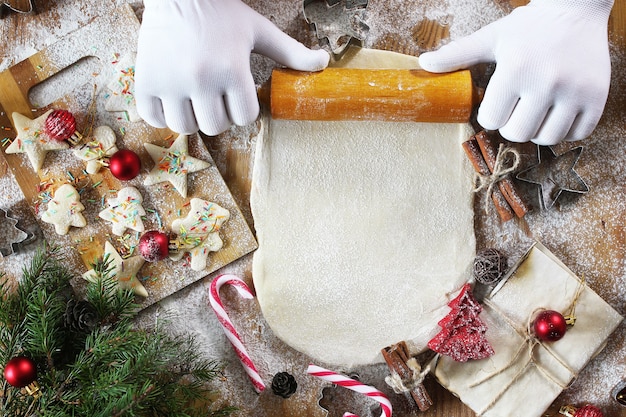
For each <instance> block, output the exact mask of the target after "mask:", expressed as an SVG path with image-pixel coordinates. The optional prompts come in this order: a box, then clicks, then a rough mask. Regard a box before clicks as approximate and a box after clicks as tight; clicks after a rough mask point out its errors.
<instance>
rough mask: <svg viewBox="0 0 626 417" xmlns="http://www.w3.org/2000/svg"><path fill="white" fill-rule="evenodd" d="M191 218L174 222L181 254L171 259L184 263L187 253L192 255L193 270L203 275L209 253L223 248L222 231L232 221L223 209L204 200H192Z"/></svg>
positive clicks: (174, 255) (188, 215) (178, 252)
mask: <svg viewBox="0 0 626 417" xmlns="http://www.w3.org/2000/svg"><path fill="white" fill-rule="evenodd" d="M190 206H191V209H190V211H189V213H188V214H187V217H185V218H182V219H176V220H174V221H173V222H172V233H173V234H175V235H176V236H177V238H176V244H177V246H178V251H177V252H176V253H174V254H172V255H170V258H171V259H173V260H175V261H177V260H180V259H181V258H182V257H183V255H184V253H185V252H189V254H190V255H191V269H193V270H194V271H202V270H203V269H204V268H206V265H207V258H208V256H209V252H216V251H218V250H220V249H221V248H222V244H223V243H222V239H221V238H220V235H219V230H220V228H221V227H222V225H223V224H224V223H225V222H227V221H228V219H229V218H230V213H229V211H228V210H226V209H225V208H223V207H220V206H218V205H217V204H215V203H212V202H210V201H206V200H202V199H200V198H192V199H191V201H190Z"/></svg>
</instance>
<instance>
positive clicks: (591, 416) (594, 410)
mask: <svg viewBox="0 0 626 417" xmlns="http://www.w3.org/2000/svg"><path fill="white" fill-rule="evenodd" d="M574 417H604V414H602V411H601V410H600V409H599V408H598V407H596V406H594V405H586V406H584V407H582V408H579V409H578V410H576V413H575V414H574Z"/></svg>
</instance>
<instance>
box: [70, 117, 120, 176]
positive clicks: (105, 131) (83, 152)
mask: <svg viewBox="0 0 626 417" xmlns="http://www.w3.org/2000/svg"><path fill="white" fill-rule="evenodd" d="M115 152H117V146H115V132H114V131H113V129H111V128H110V127H109V126H98V127H96V128H95V129H94V130H93V134H92V136H91V138H89V140H88V141H86V142H85V143H83V144H82V145H81V146H79V147H78V148H76V149H74V155H75V156H76V157H77V158H78V159H82V160H83V161H85V162H87V168H86V171H87V173H89V174H95V173H97V172H98V171H99V170H100V168H102V167H103V166H105V165H106V164H107V163H106V158H108V157H109V156H111V155H113V154H114V153H115Z"/></svg>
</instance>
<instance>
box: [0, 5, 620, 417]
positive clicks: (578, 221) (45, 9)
mask: <svg viewBox="0 0 626 417" xmlns="http://www.w3.org/2000/svg"><path fill="white" fill-rule="evenodd" d="M33 2H34V3H35V11H34V12H32V13H29V14H17V13H12V12H11V13H6V10H4V12H5V13H4V14H5V16H4V17H3V18H2V19H1V20H0V39H2V40H3V42H2V43H0V53H1V55H0V56H1V57H2V58H1V59H2V61H1V63H0V70H4V69H6V68H8V67H10V66H11V65H13V64H15V63H17V62H19V61H20V60H22V59H24V58H26V57H28V56H29V55H31V54H32V53H35V52H36V51H38V50H40V49H42V48H43V47H45V46H46V45H48V44H50V43H52V42H54V41H56V40H57V39H58V38H60V37H62V36H63V35H65V34H67V33H68V32H70V31H73V30H75V29H77V28H78V27H80V26H82V25H84V24H86V23H88V22H90V21H91V20H92V19H93V18H94V17H96V16H98V15H101V14H103V13H107V12H109V11H111V10H112V9H113V8H114V7H116V6H118V5H120V4H125V3H130V4H131V5H133V6H134V8H135V9H136V11H137V14H138V15H139V16H140V15H141V9H142V5H141V3H140V2H135V1H132V0H131V1H127V0H81V1H68V0H33ZM525 2H526V1H525V0H481V1H480V2H478V3H480V4H481V5H483V4H484V5H486V6H489V7H487V8H486V9H485V10H486V11H485V13H484V16H482V17H476V19H484V20H485V21H486V22H488V21H489V19H493V18H496V17H498V16H500V15H504V14H506V12H508V11H509V10H511V9H512V8H513V7H515V6H519V5H521V4H524V3H525ZM248 3H249V4H250V5H251V6H252V7H254V8H255V9H256V10H258V11H259V12H261V13H262V14H264V15H265V16H267V17H269V18H270V19H272V20H273V21H275V23H276V24H277V25H278V26H279V27H281V29H283V30H285V31H286V32H287V33H289V34H290V35H292V36H294V37H296V38H297V39H299V40H300V41H302V42H304V43H305V44H309V45H312V44H314V42H315V39H314V36H313V34H312V33H311V31H310V29H309V27H308V26H307V24H306V23H305V22H304V20H303V18H302V11H301V1H296V0H290V1H286V0H285V1H266V0H248ZM416 3H419V4H416ZM447 3H451V6H448V5H447ZM452 6H454V0H450V1H449V2H445V1H440V0H427V1H422V2H415V1H414V0H396V1H393V2H391V1H389V2H385V1H373V0H372V1H370V7H369V11H368V15H367V23H368V24H369V25H370V27H371V30H370V35H369V37H368V39H367V40H366V41H365V44H366V46H368V47H376V48H381V49H389V50H395V51H399V52H405V53H413V54H416V53H419V52H421V51H423V50H425V49H427V48H429V47H432V46H433V45H437V43H438V41H439V40H440V39H441V38H442V37H445V36H447V29H446V28H445V27H442V26H440V25H437V24H432V23H431V24H427V25H421V22H422V20H424V16H428V17H430V18H431V19H434V20H436V21H438V22H439V23H441V22H444V23H446V22H447V23H449V24H450V26H449V31H450V33H452V34H453V35H454V34H459V33H463V32H470V31H471V30H474V29H476V28H477V27H474V26H478V27H480V24H481V23H486V22H480V21H478V22H475V23H472V20H471V19H469V18H468V17H467V16H463V15H461V16H460V15H458V14H457V15H456V16H455V15H453V14H454V13H455V12H456V13H459V14H461V13H462V12H463V10H461V9H455V8H454V7H452ZM476 7H477V8H479V7H481V6H478V5H477V6H476ZM455 31H456V32H455ZM610 39H611V44H612V47H611V53H612V56H613V80H612V81H613V83H612V89H611V95H610V97H609V102H608V105H607V109H606V112H605V116H604V118H603V120H602V122H601V123H600V126H599V128H598V129H597V131H596V133H594V135H593V136H592V137H591V138H589V139H587V140H586V141H585V142H584V143H583V145H585V146H586V148H585V151H584V153H583V157H582V158H581V161H580V163H579V166H578V172H579V174H580V175H581V176H582V177H583V178H585V179H586V180H587V182H588V183H589V185H590V187H591V192H590V193H589V194H587V195H585V196H583V197H581V198H579V199H577V200H576V199H564V201H562V205H560V206H559V207H557V208H555V209H553V210H551V211H548V212H539V211H536V212H534V213H531V214H530V215H528V216H527V218H526V219H525V220H524V221H522V222H509V223H506V224H501V223H500V222H499V221H498V220H497V219H496V218H495V216H494V213H490V214H485V213H484V212H483V211H482V205H481V203H480V202H479V201H478V200H480V199H477V206H476V213H477V215H476V234H477V238H478V246H479V247H488V246H495V247H498V248H501V249H503V250H504V251H506V252H507V253H508V254H509V255H510V257H511V258H513V259H515V257H517V256H520V255H521V253H522V252H523V251H524V250H525V248H527V247H528V245H529V244H530V243H531V242H532V241H533V240H534V239H539V240H541V241H542V242H543V243H544V244H545V245H546V246H548V247H549V248H550V249H551V250H553V251H554V252H555V253H556V254H557V256H559V257H560V258H561V259H562V260H563V262H564V263H565V264H566V265H568V266H569V267H570V268H571V269H572V270H573V271H574V272H575V273H576V274H578V275H579V276H585V278H586V280H587V282H588V284H589V285H590V286H591V287H592V288H593V289H594V290H595V291H596V292H598V293H599V294H600V295H601V296H602V297H603V298H604V299H606V300H607V301H608V302H609V303H610V304H611V305H612V306H613V307H614V308H615V309H617V310H618V311H619V312H620V313H621V314H622V315H624V314H625V313H626V309H625V308H624V298H625V297H626V262H625V261H626V257H625V256H624V254H625V253H626V233H625V231H624V219H625V218H626V217H625V216H626V208H624V207H622V206H623V204H618V201H621V202H622V203H624V201H625V200H624V189H625V187H626V185H625V184H626V169H624V165H623V164H625V163H626V149H625V148H626V138H624V136H626V135H625V133H626V132H624V122H623V114H624V110H623V109H625V108H626V88H625V87H626V64H625V63H624V60H625V59H626V3H625V2H623V1H621V0H617V1H616V4H615V6H614V8H613V12H612V15H611V20H610ZM582 59H584V57H583V58H582ZM252 63H253V69H254V75H255V79H256V81H257V82H258V83H259V84H261V83H262V82H264V81H265V80H266V79H267V78H268V77H269V74H270V71H271V68H272V63H271V62H269V61H267V60H265V59H263V58H259V57H254V58H253V61H252ZM583 65H584V64H583ZM478 78H479V79H478V81H480V77H478ZM259 129H260V123H256V124H253V125H251V126H247V127H244V128H234V129H232V130H230V131H228V132H226V133H224V134H222V135H220V136H218V137H212V138H205V142H206V144H207V146H208V148H209V151H210V152H211V154H212V156H213V158H214V159H215V161H216V163H217V165H218V167H219V169H220V172H221V174H222V176H223V177H224V179H225V180H226V182H227V184H228V186H229V188H230V190H231V192H232V194H233V196H234V198H235V199H236V201H237V203H238V204H239V205H240V207H241V209H242V212H243V214H244V217H245V218H246V220H247V221H248V223H249V224H250V225H251V226H253V220H252V215H251V212H250V206H249V195H250V180H251V167H252V155H253V150H254V144H255V137H256V135H257V134H258V132H259ZM568 146H570V145H568V144H563V145H560V146H558V147H556V149H557V150H558V151H562V150H565V149H567V148H568ZM521 149H522V150H524V151H525V152H526V153H525V154H524V158H525V161H526V162H528V161H532V159H533V158H534V155H533V148H532V147H522V148H521ZM0 176H1V178H0V181H2V183H1V184H12V182H13V181H14V180H13V179H12V178H11V175H10V174H9V172H8V170H7V169H6V166H5V164H4V161H3V160H2V159H0ZM525 191H526V193H527V195H529V196H531V198H535V194H534V193H535V192H536V190H535V189H534V188H532V187H526V189H525ZM0 195H1V194H0ZM13 198H14V199H15V197H13ZM17 200H18V201H17V202H13V201H12V202H11V204H12V206H13V207H14V208H15V209H16V210H17V217H18V218H20V220H22V221H24V222H25V223H28V222H29V221H32V213H29V212H28V207H27V205H25V204H24V202H23V201H19V200H20V199H19V198H17ZM2 205H3V202H1V201H0V206H2ZM577 225H578V226H577ZM2 265H3V264H2V263H0V267H1V266H2ZM250 270H251V256H246V257H244V258H242V259H240V260H239V261H237V262H235V263H234V264H232V265H230V266H228V267H226V268H225V271H226V272H234V273H238V274H241V275H242V276H244V278H245V279H246V280H247V281H248V282H251V272H250ZM211 278H212V276H209V277H207V278H205V279H204V280H201V281H200V282H198V283H196V284H194V285H192V286H190V287H189V288H187V289H185V290H183V291H181V292H180V293H178V294H175V295H173V296H171V297H169V298H168V299H166V300H165V301H164V302H163V303H161V304H160V305H159V306H155V307H152V308H150V309H148V310H146V311H145V312H144V314H143V317H142V319H143V320H145V321H151V320H152V319H154V317H155V316H156V314H155V313H156V312H157V311H159V310H160V309H163V308H170V309H175V310H177V311H178V312H179V313H180V318H177V319H176V318H175V319H172V323H171V327H172V331H174V332H180V331H190V332H192V333H194V334H196V335H197V336H198V337H199V341H200V342H201V344H202V345H201V346H202V347H203V348H205V349H206V351H207V353H208V354H211V355H214V356H216V357H217V358H218V359H221V360H224V361H226V362H227V363H228V366H227V367H226V370H225V379H224V380H223V381H220V382H219V383H217V384H216V389H218V390H219V391H220V393H221V398H222V400H221V401H224V402H227V403H230V404H233V405H236V406H237V407H239V408H240V410H241V411H239V412H238V413H236V414H235V415H241V416H244V415H254V416H266V415H267V416H278V415H280V416H304V415H307V416H323V415H324V411H323V410H322V409H321V408H320V407H319V406H318V404H317V401H318V399H319V398H318V397H319V395H320V392H321V388H322V384H320V383H318V382H317V381H313V380H312V379H311V378H306V377H304V376H303V375H302V374H300V376H299V378H298V382H299V384H300V388H299V390H298V393H297V394H296V395H294V396H293V397H291V398H290V399H289V400H282V399H280V398H279V397H277V396H275V395H272V394H271V392H269V391H270V390H267V391H268V392H265V393H263V394H261V395H260V396H257V395H256V394H254V392H253V391H252V388H251V385H250V384H249V383H248V381H247V380H246V378H245V376H244V374H243V371H242V370H241V367H240V366H239V364H238V363H237V360H236V358H235V357H234V355H233V354H232V352H231V351H230V347H229V346H228V345H227V343H226V342H225V341H224V340H223V339H224V338H223V336H222V335H221V333H220V330H219V328H218V327H217V326H216V322H215V318H214V316H213V315H212V313H211V312H210V311H209V309H208V307H207V304H206V301H207V298H206V293H207V290H208V283H209V282H210V279H211ZM223 295H224V297H225V299H226V300H227V301H226V302H228V305H229V306H231V308H232V310H233V311H237V312H238V315H237V316H235V317H236V318H235V320H236V321H237V322H238V323H241V324H240V326H241V328H240V331H241V332H242V334H243V337H244V342H245V344H246V345H247V346H248V350H249V351H250V352H251V354H252V356H254V357H255V358H257V365H258V366H259V368H260V372H261V374H262V376H263V377H264V378H265V380H267V381H269V380H271V375H272V374H273V373H276V372H279V371H283V370H286V371H289V372H291V373H294V374H295V373H296V372H301V369H304V368H306V365H307V364H308V358H306V357H304V356H303V355H301V354H299V353H297V352H295V351H293V350H291V349H290V348H288V347H286V346H284V345H283V344H282V343H281V342H280V341H279V340H278V339H276V338H275V337H274V336H273V334H272V333H271V330H269V328H267V327H266V326H265V324H264V323H263V321H262V318H261V316H260V311H259V310H258V307H256V306H254V305H251V304H250V302H245V301H242V300H239V299H237V297H236V296H235V295H234V294H232V293H230V292H229V291H224V294H223ZM625 334H626V329H625V326H624V325H622V326H620V328H619V329H618V330H617V331H616V333H615V334H614V336H613V337H612V338H611V339H610V340H609V343H608V346H607V349H606V350H605V351H604V352H603V353H601V354H600V356H599V357H598V358H597V359H595V360H594V361H593V362H592V363H591V364H590V365H589V366H588V367H587V369H585V371H584V372H583V373H582V374H581V375H580V377H579V378H578V380H577V381H576V382H574V383H573V385H572V387H571V388H570V389H569V390H567V391H566V392H565V393H564V394H563V395H561V397H559V399H557V401H556V402H555V404H554V407H553V408H552V409H551V410H550V413H549V414H548V415H555V413H556V410H558V407H559V406H560V405H563V404H566V403H574V404H577V405H580V404H584V403H586V402H595V403H596V404H598V405H600V406H601V407H602V408H603V409H604V411H605V415H607V416H618V415H623V416H626V409H620V408H619V407H617V406H616V404H615V403H614V402H612V401H611V400H610V399H609V393H608V391H609V390H610V388H611V387H612V386H613V385H615V384H616V383H617V382H619V380H620V379H621V378H624V377H626V359H625V356H626V355H625V353H626V343H625V342H624V336H625ZM298 369H300V371H298ZM354 371H355V372H357V373H358V374H359V375H360V378H361V379H362V380H363V381H368V382H370V383H372V384H374V385H377V386H384V382H382V378H384V376H385V375H386V367H385V366H373V367H368V368H365V369H356V370H354ZM426 386H427V388H428V390H429V391H430V393H431V395H432V396H433V399H434V401H435V404H436V405H435V406H434V407H432V408H431V410H429V411H428V412H426V413H423V415H424V416H427V417H435V416H440V417H444V416H445V417H452V416H454V417H470V416H473V415H474V413H473V412H472V411H471V410H469V409H468V408H467V407H465V406H464V405H463V404H461V403H460V401H458V400H457V399H456V398H454V397H453V396H452V395H451V394H449V393H448V392H447V391H445V390H444V389H442V388H441V387H440V386H439V385H437V383H436V382H434V381H433V380H432V379H429V380H427V381H426ZM324 394H325V396H324V399H322V400H321V403H322V404H324V405H327V406H329V408H330V409H331V412H330V414H329V415H330V416H333V417H334V416H340V415H341V414H342V413H343V411H346V410H347V409H350V410H351V411H354V412H356V413H361V414H360V415H362V416H365V415H367V414H366V413H367V410H368V409H369V408H370V406H371V405H372V403H365V402H364V401H361V398H359V397H357V396H352V395H351V394H349V393H345V392H342V391H341V390H332V389H330V390H325V391H324ZM331 399H332V400H331ZM393 402H394V411H395V412H394V415H413V414H411V413H409V411H408V409H407V406H406V401H405V400H404V399H403V398H401V397H395V398H394V399H393ZM328 404H330V405H328ZM346 407H349V408H346ZM373 415H377V412H375V413H374V414H373Z"/></svg>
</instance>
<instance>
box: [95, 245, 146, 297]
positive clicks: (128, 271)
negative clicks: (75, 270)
mask: <svg viewBox="0 0 626 417" xmlns="http://www.w3.org/2000/svg"><path fill="white" fill-rule="evenodd" d="M104 256H105V257H106V256H108V260H109V262H111V265H110V267H111V274H112V276H115V278H116V280H117V285H118V286H119V287H120V288H123V289H132V290H133V291H134V293H135V294H137V295H140V296H142V297H147V296H148V291H146V288H145V287H144V286H143V285H141V282H140V281H139V280H138V279H137V274H138V273H139V270H140V269H141V267H142V266H143V264H144V262H145V261H144V259H143V258H142V257H141V256H131V257H130V258H127V259H122V257H121V256H120V254H119V253H118V252H117V250H115V247H114V246H113V245H112V244H111V242H109V241H106V242H105V244H104ZM83 278H84V279H86V280H87V281H91V282H96V280H97V279H98V276H97V274H96V272H95V271H94V270H93V269H90V270H89V271H87V272H85V273H84V274H83Z"/></svg>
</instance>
